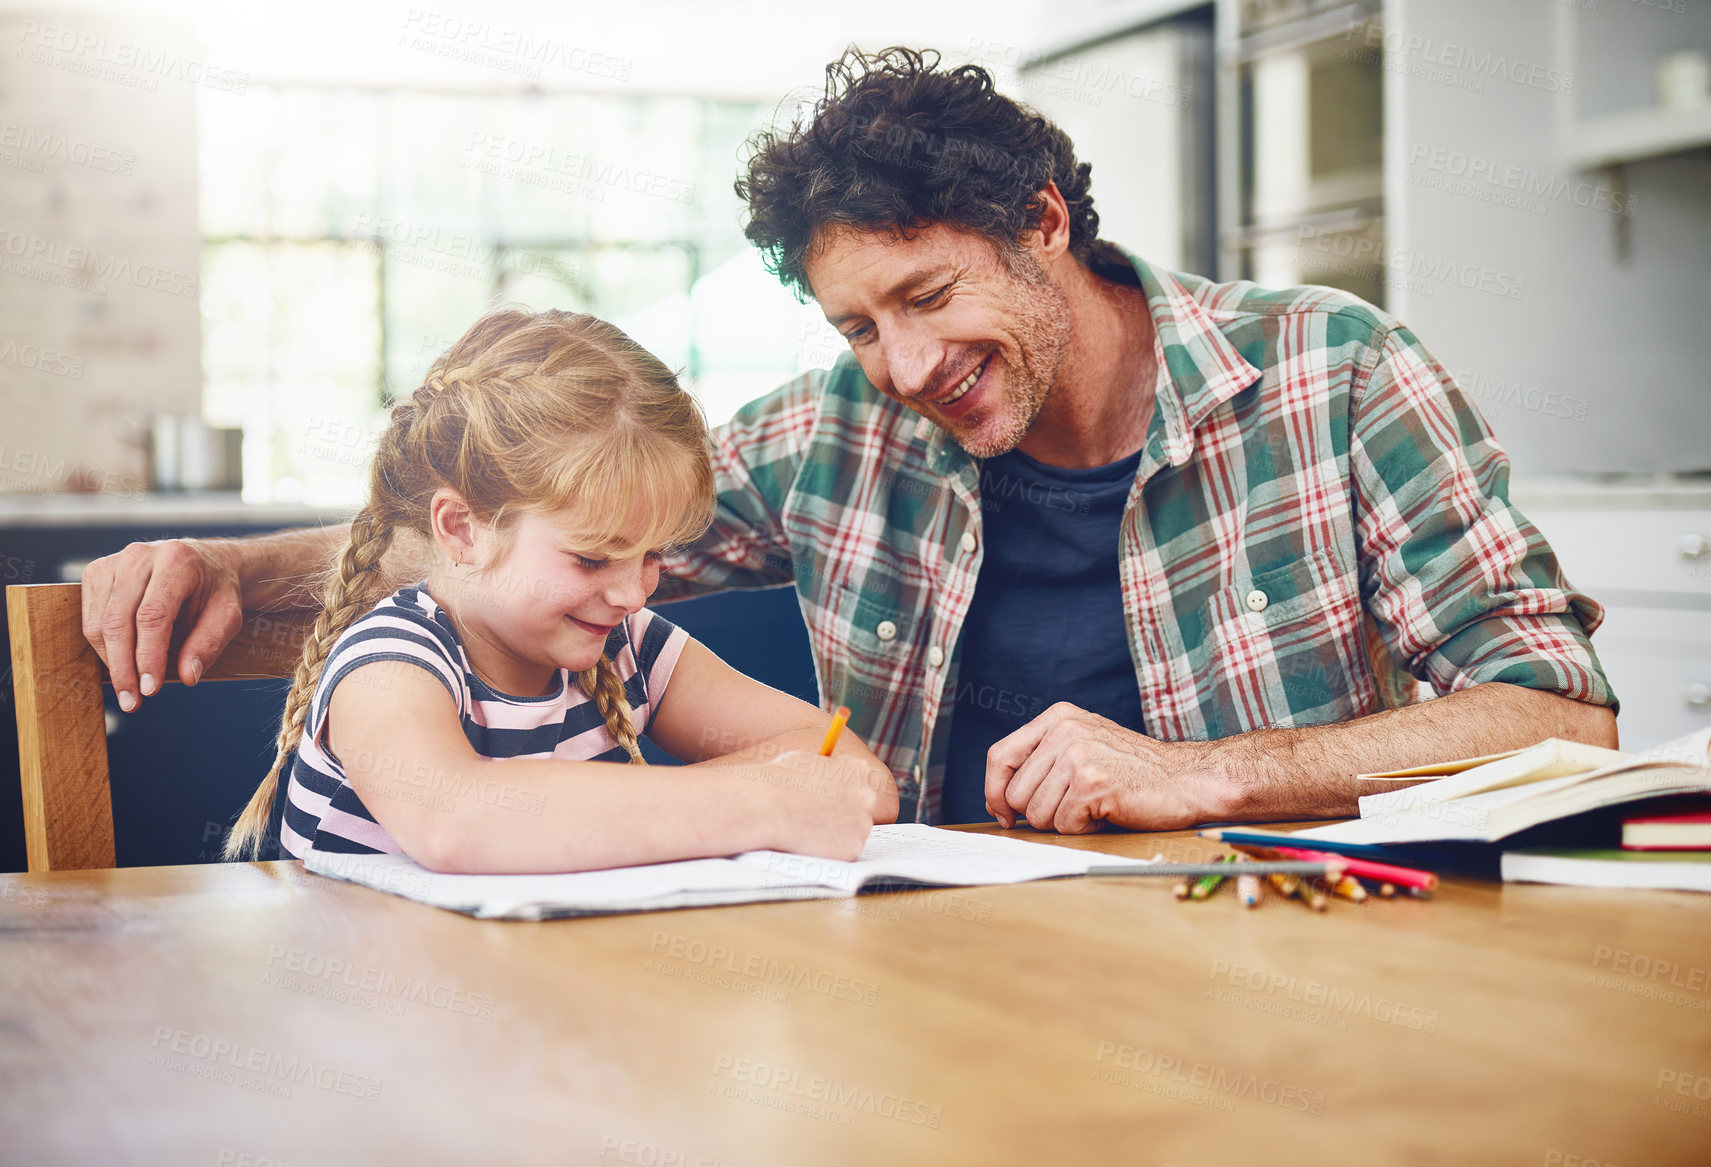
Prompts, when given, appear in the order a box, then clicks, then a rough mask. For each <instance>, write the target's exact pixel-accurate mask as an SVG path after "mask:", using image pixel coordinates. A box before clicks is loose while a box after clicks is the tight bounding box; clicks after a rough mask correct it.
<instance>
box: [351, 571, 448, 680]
mask: <svg viewBox="0 0 1711 1167" xmlns="http://www.w3.org/2000/svg"><path fill="white" fill-rule="evenodd" d="M396 640H405V641H408V642H410V643H412V644H415V645H417V646H419V647H420V648H421V649H423V650H426V651H429V652H434V653H436V654H438V655H443V656H444V657H445V658H446V660H448V661H449V662H451V663H454V664H456V663H458V662H459V661H460V660H461V657H462V653H461V651H460V645H459V641H458V635H457V629H456V627H455V626H454V625H453V624H452V621H451V617H450V616H448V615H447V614H446V612H445V609H443V608H441V607H440V606H439V604H437V603H435V602H434V598H433V597H432V596H431V595H429V594H428V589H427V588H426V587H424V586H423V585H421V584H411V585H409V586H407V587H402V588H399V589H398V590H397V591H395V592H393V593H392V594H391V595H390V596H387V597H386V598H384V599H382V600H380V601H379V602H378V603H376V604H375V605H374V607H372V608H370V609H369V610H368V611H366V612H364V613H363V614H362V615H361V616H358V617H357V618H356V619H355V620H353V621H351V623H350V625H349V626H348V627H347V628H346V629H345V630H344V631H343V632H341V633H340V634H339V637H338V639H337V640H335V641H334V642H333V647H332V649H331V651H329V652H328V654H327V658H328V660H329V661H331V660H332V658H333V657H335V656H345V655H349V654H350V653H353V652H363V653H364V654H365V655H366V654H367V653H369V652H374V651H377V650H381V649H383V648H384V647H385V643H386V642H387V641H396Z"/></svg>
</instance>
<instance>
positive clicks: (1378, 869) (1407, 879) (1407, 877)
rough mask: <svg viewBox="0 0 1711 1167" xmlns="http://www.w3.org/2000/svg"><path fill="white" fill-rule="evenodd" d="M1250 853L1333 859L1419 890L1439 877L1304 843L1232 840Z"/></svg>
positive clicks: (1352, 870)
mask: <svg viewBox="0 0 1711 1167" xmlns="http://www.w3.org/2000/svg"><path fill="white" fill-rule="evenodd" d="M1231 845H1232V846H1234V847H1237V848H1239V849H1241V850H1243V851H1246V852H1248V853H1249V854H1250V855H1261V856H1264V857H1265V858H1267V859H1301V860H1306V861H1312V862H1327V861H1329V860H1332V859H1335V860H1337V861H1338V862H1339V863H1341V864H1342V866H1343V869H1344V870H1345V871H1346V872H1347V873H1348V874H1350V875H1356V876H1359V877H1360V878H1362V879H1377V880H1383V881H1385V882H1387V883H1391V884H1395V885H1396V886H1398V887H1407V888H1418V889H1420V890H1421V891H1431V890H1432V889H1433V888H1435V887H1437V886H1438V877H1437V876H1435V875H1433V874H1432V873H1431V872H1429V871H1416V870H1415V869H1414V868H1412V867H1397V866H1396V865H1395V864H1391V863H1374V862H1373V861H1372V860H1370V859H1356V858H1355V857H1354V856H1352V855H1333V854H1332V853H1331V852H1329V851H1313V850H1309V849H1308V848H1306V847H1283V846H1278V845H1277V844H1275V843H1269V842H1268V843H1263V844H1262V843H1239V842H1238V843H1232V844H1231Z"/></svg>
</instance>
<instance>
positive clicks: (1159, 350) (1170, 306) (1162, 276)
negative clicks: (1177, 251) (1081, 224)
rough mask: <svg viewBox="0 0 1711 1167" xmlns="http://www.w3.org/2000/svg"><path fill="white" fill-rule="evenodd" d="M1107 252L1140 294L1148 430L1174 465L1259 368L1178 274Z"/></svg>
mask: <svg viewBox="0 0 1711 1167" xmlns="http://www.w3.org/2000/svg"><path fill="white" fill-rule="evenodd" d="M1112 252H1114V253H1115V254H1116V255H1117V256H1120V257H1121V258H1122V259H1123V260H1125V261H1127V262H1128V263H1129V265H1130V266H1132V267H1133V268H1134V270H1135V275H1136V276H1137V277H1139V279H1140V282H1141V290H1142V291H1144V292H1145V293H1146V297H1147V310H1148V311H1149V312H1151V313H1152V318H1153V337H1154V339H1153V355H1154V357H1155V358H1156V360H1157V362H1158V381H1157V383H1156V385H1155V386H1154V399H1155V401H1156V402H1157V405H1156V407H1155V410H1154V415H1153V426H1152V429H1153V433H1154V434H1155V435H1156V434H1158V433H1159V432H1160V430H1161V428H1162V432H1163V437H1162V443H1161V444H1162V447H1163V453H1164V457H1165V459H1166V460H1167V461H1168V462H1169V463H1170V464H1171V465H1172V466H1180V465H1182V464H1183V463H1184V462H1186V461H1188V458H1189V455H1190V454H1192V453H1193V452H1194V431H1195V429H1196V428H1197V427H1198V426H1199V425H1200V423H1201V422H1203V421H1205V420H1206V418H1207V417H1208V416H1209V415H1210V414H1211V413H1212V411H1213V410H1215V409H1217V408H1218V407H1219V406H1220V405H1222V404H1224V402H1226V401H1228V400H1229V399H1230V398H1232V397H1234V396H1235V395H1236V394H1238V393H1240V392H1241V391H1242V390H1244V389H1246V388H1248V387H1249V386H1250V385H1252V384H1254V382H1256V381H1258V380H1259V379H1260V371H1259V369H1257V368H1255V367H1254V366H1253V365H1252V364H1250V363H1248V361H1247V359H1246V358H1245V357H1243V356H1242V354H1241V353H1240V352H1239V351H1238V350H1237V349H1236V346H1235V345H1233V344H1231V343H1230V340H1229V338H1228V337H1226V336H1225V335H1224V333H1223V331H1222V330H1221V329H1220V328H1219V327H1218V322H1217V321H1216V320H1215V319H1213V317H1212V314H1211V313H1210V312H1208V311H1207V310H1206V308H1205V306H1204V305H1202V304H1201V302H1200V300H1199V299H1198V298H1197V297H1196V296H1195V295H1194V293H1193V292H1191V291H1190V290H1189V289H1188V287H1187V285H1186V284H1185V283H1184V282H1183V277H1180V276H1178V275H1177V274H1176V273H1174V272H1170V271H1166V270H1165V269H1163V268H1159V267H1154V266H1153V265H1152V264H1149V263H1147V262H1146V261H1145V260H1143V259H1141V258H1140V257H1139V256H1137V255H1135V254H1134V253H1132V252H1130V251H1128V250H1126V249H1124V248H1122V247H1116V246H1113V247H1111V248H1110V250H1109V252H1107V255H1109V254H1110V253H1112ZM1186 278H1188V279H1190V280H1194V281H1195V282H1197V283H1198V282H1202V281H1200V280H1199V278H1198V277H1194V276H1189V277H1186Z"/></svg>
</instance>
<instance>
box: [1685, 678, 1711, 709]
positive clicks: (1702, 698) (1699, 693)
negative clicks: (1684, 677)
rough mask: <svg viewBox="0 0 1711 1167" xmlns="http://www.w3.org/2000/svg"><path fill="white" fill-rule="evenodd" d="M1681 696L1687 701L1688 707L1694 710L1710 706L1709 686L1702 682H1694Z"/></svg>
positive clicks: (1710, 686)
mask: <svg viewBox="0 0 1711 1167" xmlns="http://www.w3.org/2000/svg"><path fill="white" fill-rule="evenodd" d="M1682 696H1683V697H1685V698H1686V699H1687V703H1688V704H1689V705H1691V706H1693V707H1694V708H1696V709H1702V708H1704V707H1705V706H1707V705H1711V685H1707V684H1706V683H1705V682H1704V681H1695V682H1693V684H1691V685H1689V686H1687V691H1686V692H1685V693H1683V694H1682Z"/></svg>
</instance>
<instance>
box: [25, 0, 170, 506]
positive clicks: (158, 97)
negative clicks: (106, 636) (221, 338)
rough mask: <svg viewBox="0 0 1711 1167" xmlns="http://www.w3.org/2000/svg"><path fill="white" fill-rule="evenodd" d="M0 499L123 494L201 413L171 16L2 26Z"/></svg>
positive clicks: (46, 19) (31, 20)
mask: <svg viewBox="0 0 1711 1167" xmlns="http://www.w3.org/2000/svg"><path fill="white" fill-rule="evenodd" d="M0 45H4V46H5V49H4V51H3V52H0V417H4V419H5V421H4V426H3V428H0V490H8V491H32V492H41V491H57V490H64V489H105V490H113V491H119V492H130V491H134V490H137V489H139V488H140V487H141V485H142V483H143V475H144V458H143V447H142V445H141V441H140V434H141V432H142V428H143V426H144V425H145V424H146V423H147V420H148V418H149V417H150V416H152V415H153V414H154V413H157V412H162V413H186V412H188V413H195V412H196V411H197V410H198V409H199V408H200V403H201V374H200V360H201V354H200V332H199V320H200V317H199V314H198V305H197V299H196V287H197V279H198V262H199V250H200V239H199V236H198V232H197V224H196V91H197V88H198V84H199V81H197V80H191V79H190V78H191V76H192V75H193V76H195V77H196V78H202V77H203V74H202V73H201V71H200V69H190V70H188V71H187V69H186V63H187V62H196V61H198V60H199V56H198V54H197V52H196V48H195V40H194V37H193V35H192V30H191V27H190V26H189V25H188V24H186V23H173V22H169V21H166V20H153V21H148V22H142V23H139V22H137V21H133V20H128V19H124V18H122V17H116V16H100V15H93V16H80V15H71V16H67V15H65V14H63V13H62V14H60V15H57V16H56V15H51V14H48V15H36V16H25V15H13V16H0Z"/></svg>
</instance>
